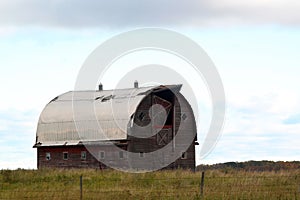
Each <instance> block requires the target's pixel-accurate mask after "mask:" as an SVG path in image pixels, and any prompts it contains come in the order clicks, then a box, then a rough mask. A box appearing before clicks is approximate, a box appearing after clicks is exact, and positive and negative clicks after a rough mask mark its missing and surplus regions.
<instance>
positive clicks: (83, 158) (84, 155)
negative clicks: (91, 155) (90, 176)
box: [81, 151, 86, 160]
mask: <svg viewBox="0 0 300 200" xmlns="http://www.w3.org/2000/svg"><path fill="white" fill-rule="evenodd" d="M81 160H86V151H82V152H81Z"/></svg>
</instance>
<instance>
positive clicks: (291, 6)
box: [0, 0, 300, 168]
mask: <svg viewBox="0 0 300 200" xmlns="http://www.w3.org/2000/svg"><path fill="white" fill-rule="evenodd" d="M299 10H300V2H299V1H296V0H260V1H258V0H253V1H234V0H219V1H217V0H211V1H196V0H191V1H185V2H184V1H172V2H170V1H166V0H161V1H148V0H147V1H139V0H131V1H121V0H119V1H117V0H111V1H92V0H89V1H79V0H72V1H71V0H69V1H68V0H67V1H66V0H65V1H62V0H53V1H38V0H28V1H21V0H10V1H8V0H3V1H1V2H0V67H1V68H0V90H1V93H2V95H1V100H0V152H1V153H0V168H35V167H36V151H35V149H32V146H33V144H34V141H35V132H36V125H37V121H38V118H39V114H40V112H41V111H42V109H43V107H44V106H45V105H46V104H47V103H48V102H49V101H50V100H51V99H52V98H53V97H55V96H57V95H58V94H61V93H64V92H66V91H69V90H72V89H73V88H74V84H75V81H76V76H77V74H78V72H79V70H80V67H81V66H82V64H83V62H84V61H85V59H86V58H87V56H88V55H89V54H90V53H91V52H92V51H93V50H94V49H95V48H96V47H97V46H99V45H100V44H101V43H102V42H104V41H105V40H107V39H109V38H110V37H112V36H114V35H116V34H119V33H122V32H124V31H128V30H132V29H136V28H143V27H160V28H167V29H170V30H174V31H177V32H179V33H181V34H184V35H186V36H187V37H189V38H190V39H192V40H194V41H195V42H197V43H198V44H199V45H200V46H202V48H203V49H204V50H205V51H206V52H207V54H208V55H209V56H210V57H211V59H212V60H213V62H214V63H215V65H216V67H217V68H218V71H219V73H220V76H221V78H222V80H223V84H224V88H225V94H226V100H227V102H226V105H227V110H226V120H225V124H224V128H223V132H222V136H221V138H220V139H219V141H218V143H217V145H216V147H215V149H214V150H213V151H212V153H211V154H210V155H208V156H207V157H205V158H200V156H199V155H198V156H197V163H198V164H200V163H218V162H226V161H246V160H300V157H299V155H300V145H299V144H298V141H300V105H299V102H300V90H299V86H300V84H299V78H298V77H299V75H300V56H299V52H300V12H299ZM139 81H141V82H143V80H139ZM200 82H202V80H199V84H200ZM105 86H106V87H107V88H108V87H109V86H110V85H109V84H107V85H105ZM204 104H205V102H204ZM204 107H207V108H209V103H208V104H207V105H204ZM204 110H205V108H204ZM207 110H209V109H207ZM207 117H209V113H205V112H204V113H203V114H202V116H200V118H201V119H203V120H202V121H204V122H205V123H206V122H207V121H209V120H207V119H206V118H207ZM205 119H206V120H205ZM198 134H199V138H201V137H202V135H201V134H205V124H204V128H203V129H202V128H199V131H198ZM198 153H199V149H198Z"/></svg>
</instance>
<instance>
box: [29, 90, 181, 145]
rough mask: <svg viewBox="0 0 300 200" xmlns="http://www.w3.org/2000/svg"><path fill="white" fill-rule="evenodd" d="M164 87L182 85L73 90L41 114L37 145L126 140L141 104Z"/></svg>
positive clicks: (56, 99) (52, 102)
mask: <svg viewBox="0 0 300 200" xmlns="http://www.w3.org/2000/svg"><path fill="white" fill-rule="evenodd" d="M165 89H171V90H172V91H173V92H179V90H180V89H181V85H168V86H151V87H140V88H131V89H117V90H101V91H70V92H67V93H64V94H62V95H60V96H57V97H55V98H54V99H53V100H51V101H50V102H49V103H48V104H47V105H46V106H45V108H44V110H43V111H42V113H41V115H40V118H39V122H38V126H37V133H36V136H37V137H36V144H35V145H34V146H35V147H38V146H53V145H77V144H79V143H84V142H92V141H107V140H126V139H127V127H128V125H129V123H130V121H131V119H132V116H133V115H134V114H135V111H136V109H137V107H138V105H139V104H140V103H141V102H142V100H143V99H144V98H145V97H146V96H147V95H148V94H150V93H151V92H154V91H160V90H165ZM75 121H76V123H75ZM100 127H101V128H100ZM82 133H84V134H82Z"/></svg>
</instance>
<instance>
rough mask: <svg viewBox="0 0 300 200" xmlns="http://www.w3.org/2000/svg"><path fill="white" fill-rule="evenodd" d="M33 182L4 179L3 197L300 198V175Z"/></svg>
mask: <svg viewBox="0 0 300 200" xmlns="http://www.w3.org/2000/svg"><path fill="white" fill-rule="evenodd" d="M125 179H126V178H125ZM31 181H35V182H34V183H32V182H30V180H28V183H26V182H22V183H18V182H8V181H6V180H2V181H1V182H0V199H80V200H83V199H233V198H234V199H300V174H299V175H292V176H286V175H285V176H281V175H274V176H232V175H226V176H215V175H211V174H206V173H205V172H204V171H203V172H201V173H195V175H194V176H192V177H190V176H189V177H186V178H185V177H171V178H168V177H162V178H158V177H150V178H149V177H146V178H145V177H142V178H138V176H137V178H134V179H131V180H129V181H128V180H124V178H121V177H118V176H113V177H109V178H108V177H97V178H96V179H95V177H88V176H84V175H80V176H72V177H68V176H63V175H62V176H61V177H60V178H59V179H58V180H57V181H56V182H51V181H50V182H49V183H48V181H49V180H47V178H45V177H44V178H43V177H42V178H40V179H37V180H31ZM129 182H130V184H129ZM10 184H11V185H10ZM12 185H13V186H12ZM28 185H30V187H28Z"/></svg>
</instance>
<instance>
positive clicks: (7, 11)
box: [0, 0, 300, 28]
mask: <svg viewBox="0 0 300 200" xmlns="http://www.w3.org/2000/svg"><path fill="white" fill-rule="evenodd" d="M299 9H300V3H299V1H296V0H263V1H258V0H255V1H236V0H221V1H220V0H212V1H198V0H191V1H171V2H170V1H167V0H161V1H148V0H147V1H139V0H131V1H120V0H111V1H92V0H87V1H80V0H73V1H70V0H68V1H63V0H56V1H38V0H28V1H22V0H10V1H8V0H3V1H1V2H0V13H1V14H0V24H2V25H16V26H24V25H25V26H26V25H37V26H58V27H64V28H66V27H79V28H80V27H97V26H104V27H127V26H176V25H180V26H202V25H213V26H215V25H217V26H219V25H224V26H227V25H236V24H240V25H245V24H271V25H272V24H280V25H299V24H300V13H299V12H298V11H299Z"/></svg>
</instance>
